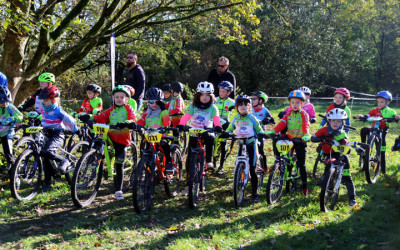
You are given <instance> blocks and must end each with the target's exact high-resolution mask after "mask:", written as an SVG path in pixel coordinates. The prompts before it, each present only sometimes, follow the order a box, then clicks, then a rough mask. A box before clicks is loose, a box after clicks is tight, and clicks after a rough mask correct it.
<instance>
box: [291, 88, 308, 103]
mask: <svg viewBox="0 0 400 250" xmlns="http://www.w3.org/2000/svg"><path fill="white" fill-rule="evenodd" d="M292 98H299V99H301V100H302V101H303V102H304V101H305V100H306V96H305V95H304V93H303V92H302V91H300V90H293V91H291V92H290V93H289V96H288V99H289V100H290V99H292Z"/></svg>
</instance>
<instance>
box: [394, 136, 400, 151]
mask: <svg viewBox="0 0 400 250" xmlns="http://www.w3.org/2000/svg"><path fill="white" fill-rule="evenodd" d="M392 151H400V137H397V138H396V139H395V140H394V145H393V147H392Z"/></svg>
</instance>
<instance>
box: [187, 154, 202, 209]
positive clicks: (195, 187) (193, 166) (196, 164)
mask: <svg viewBox="0 0 400 250" xmlns="http://www.w3.org/2000/svg"><path fill="white" fill-rule="evenodd" d="M197 158H198V157H197V155H192V157H190V169H189V170H188V177H187V181H188V186H189V194H188V199H189V207H190V208H195V207H196V206H197V202H198V198H199V190H200V182H201V181H202V177H203V176H202V175H203V168H202V167H201V165H202V164H200V161H199V160H198V159H197Z"/></svg>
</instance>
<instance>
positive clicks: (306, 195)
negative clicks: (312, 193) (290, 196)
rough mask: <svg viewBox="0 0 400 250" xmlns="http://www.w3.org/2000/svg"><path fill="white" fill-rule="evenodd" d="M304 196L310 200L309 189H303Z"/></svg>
mask: <svg viewBox="0 0 400 250" xmlns="http://www.w3.org/2000/svg"><path fill="white" fill-rule="evenodd" d="M303 194H304V196H305V197H306V198H308V189H307V188H303Z"/></svg>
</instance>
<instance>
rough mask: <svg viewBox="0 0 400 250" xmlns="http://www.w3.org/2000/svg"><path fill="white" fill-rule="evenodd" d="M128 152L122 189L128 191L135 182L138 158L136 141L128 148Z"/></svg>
mask: <svg viewBox="0 0 400 250" xmlns="http://www.w3.org/2000/svg"><path fill="white" fill-rule="evenodd" d="M126 151H127V154H126V159H125V162H124V179H123V183H122V191H123V192H126V191H127V190H128V189H129V188H130V187H131V186H132V183H133V178H134V173H135V169H136V165H137V160H138V152H137V146H136V144H135V143H134V142H132V143H131V145H129V146H128V147H127V148H126Z"/></svg>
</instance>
